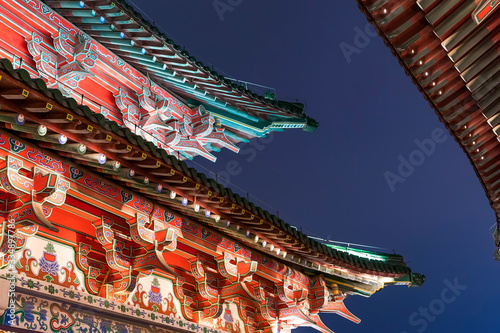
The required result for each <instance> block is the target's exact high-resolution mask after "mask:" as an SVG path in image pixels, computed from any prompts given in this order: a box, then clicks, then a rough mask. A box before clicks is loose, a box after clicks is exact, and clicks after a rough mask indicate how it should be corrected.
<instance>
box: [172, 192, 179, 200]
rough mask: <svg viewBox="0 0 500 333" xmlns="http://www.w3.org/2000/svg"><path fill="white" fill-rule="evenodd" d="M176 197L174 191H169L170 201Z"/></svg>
mask: <svg viewBox="0 0 500 333" xmlns="http://www.w3.org/2000/svg"><path fill="white" fill-rule="evenodd" d="M176 195H177V193H175V192H174V191H170V199H172V200H174V199H175V196H176Z"/></svg>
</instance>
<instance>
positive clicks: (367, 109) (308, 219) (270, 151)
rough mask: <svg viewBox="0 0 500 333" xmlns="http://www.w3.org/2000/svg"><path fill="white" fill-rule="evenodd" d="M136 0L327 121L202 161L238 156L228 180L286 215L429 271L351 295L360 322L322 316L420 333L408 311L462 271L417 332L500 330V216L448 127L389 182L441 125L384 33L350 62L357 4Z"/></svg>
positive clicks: (193, 46)
mask: <svg viewBox="0 0 500 333" xmlns="http://www.w3.org/2000/svg"><path fill="white" fill-rule="evenodd" d="M135 1H136V3H137V4H140V7H141V9H142V10H144V12H146V13H147V14H148V15H149V16H150V17H151V18H152V19H153V20H154V21H156V23H157V24H159V25H161V26H162V27H163V28H164V32H165V33H167V34H168V35H169V36H170V37H171V38H173V39H174V40H175V41H176V42H177V43H178V44H180V45H183V46H185V47H186V49H187V50H188V51H189V52H190V54H191V55H194V56H195V57H196V58H198V59H200V60H202V61H203V62H205V63H207V64H213V65H214V66H216V67H217V68H219V69H221V70H223V71H224V72H225V73H227V74H228V75H230V76H232V77H237V78H239V79H241V80H246V81H250V82H254V83H258V84H262V85H266V86H271V87H274V88H275V89H276V90H277V93H278V97H281V98H298V99H300V100H305V101H307V114H308V115H309V116H311V117H313V118H315V119H316V120H318V121H319V122H320V124H321V125H320V127H319V128H318V130H317V131H316V132H315V133H306V132H303V131H301V130H289V131H287V132H286V133H277V134H275V135H274V136H273V140H272V142H271V143H268V144H265V145H264V147H265V148H264V149H263V150H262V151H259V152H258V154H257V155H256V157H255V159H254V160H253V161H251V162H248V161H247V159H248V157H249V155H238V154H234V153H231V152H229V151H226V152H223V153H219V154H218V155H217V156H218V161H217V162H216V163H215V164H213V163H210V162H205V161H203V160H202V159H196V162H197V163H200V164H203V165H204V166H207V167H208V168H209V169H210V170H212V171H214V172H220V171H224V170H225V168H226V167H227V165H228V163H234V162H231V161H236V162H238V165H239V166H240V168H241V173H240V174H239V175H235V176H232V177H231V183H233V184H235V185H237V186H239V187H241V188H244V189H245V190H246V191H248V192H250V193H251V194H252V195H254V196H255V197H258V198H260V199H262V200H264V201H265V202H266V203H267V204H269V205H270V206H272V207H276V208H275V210H276V209H278V210H279V211H280V216H281V217H283V218H284V219H285V220H286V221H287V222H288V223H291V224H294V225H296V226H297V227H302V229H303V231H304V232H306V233H307V234H309V235H320V236H323V237H329V238H330V239H333V240H338V241H348V242H354V243H361V244H368V245H375V246H380V247H384V248H388V249H389V250H388V251H392V249H395V250H396V252H397V253H400V254H402V255H403V256H404V257H405V259H406V260H407V262H408V263H409V266H410V267H411V268H412V269H413V270H414V271H416V272H420V273H423V274H425V275H426V277H427V281H426V283H425V284H424V285H423V286H422V287H421V288H411V289H409V288H406V287H396V286H395V287H387V288H386V289H384V290H382V291H381V292H379V293H377V294H375V295H374V296H372V297H371V298H368V299H367V298H363V297H357V296H352V297H348V298H347V299H346V301H345V304H346V305H347V307H348V308H349V309H350V310H351V311H352V312H353V313H354V314H356V315H357V316H359V317H360V318H361V319H362V322H361V324H359V325H356V324H352V323H351V322H349V321H347V320H346V319H343V318H342V317H340V316H337V315H334V314H324V315H322V318H323V321H324V322H325V323H326V324H327V325H328V326H329V327H330V328H332V329H333V330H334V331H336V332H383V333H386V332H394V333H400V332H405V331H406V332H408V333H413V332H417V329H421V328H423V326H422V325H416V326H412V325H411V324H410V323H409V318H410V316H411V315H412V313H413V312H415V311H419V308H420V307H428V306H429V304H430V303H431V302H432V301H433V300H435V299H439V298H440V297H441V292H442V290H443V289H444V288H445V287H446V285H445V284H444V282H443V281H444V280H445V279H448V280H449V281H453V280H454V279H455V278H456V279H457V281H458V283H459V284H460V285H466V286H467V289H466V290H464V291H462V293H461V295H460V296H458V297H457V298H456V300H455V301H454V302H452V303H451V304H447V305H446V307H445V309H444V311H443V312H442V313H441V314H440V315H439V316H437V317H436V318H435V320H434V321H432V322H431V321H427V323H428V326H427V327H426V329H425V330H421V331H422V332H423V331H425V332H429V333H430V332H471V331H472V332H498V331H499V323H500V317H499V314H500V306H499V305H498V300H499V295H500V284H499V283H498V282H497V278H498V274H499V271H500V263H497V262H495V261H494V260H493V253H494V250H495V247H494V244H493V239H492V237H491V234H490V233H489V228H490V227H491V226H492V225H493V224H494V223H495V216H494V213H493V211H492V209H491V208H490V206H489V204H488V201H487V198H486V196H485V193H484V191H483V189H482V187H481V185H480V182H479V180H478V179H477V177H476V175H475V173H474V171H473V168H472V167H471V165H470V163H469V161H468V159H467V158H466V156H465V153H464V152H463V151H462V150H461V149H460V148H459V146H458V144H457V143H455V142H454V140H453V139H452V138H451V136H450V135H449V134H448V133H446V137H447V140H446V141H445V142H444V143H440V144H438V145H437V147H436V150H435V152H434V153H433V154H432V155H431V156H428V157H426V158H425V162H424V163H423V164H422V165H421V166H419V167H417V168H415V171H414V172H413V174H412V175H411V176H410V177H408V178H407V179H406V180H405V182H404V183H402V184H401V183H399V184H396V186H395V192H391V190H390V189H389V186H388V184H387V182H386V181H385V178H384V172H386V171H390V172H397V167H398V165H399V161H398V156H400V155H401V156H403V157H405V158H408V156H409V155H410V154H411V153H412V152H413V151H414V150H415V149H416V148H417V146H416V145H415V142H414V141H415V140H423V139H427V138H431V133H432V131H433V130H435V129H442V130H444V129H445V128H444V126H443V125H442V124H441V123H440V122H439V120H438V117H437V116H436V115H435V114H434V111H433V110H432V109H431V108H430V106H429V104H428V103H427V102H426V101H425V100H424V98H423V97H422V95H421V94H420V93H419V92H418V91H417V89H416V87H415V86H413V84H412V83H411V80H410V79H409V78H408V77H406V76H405V74H404V71H403V69H402V68H400V66H399V64H398V62H397V61H396V59H395V58H394V57H393V56H392V55H391V53H390V51H389V50H388V49H387V48H386V47H385V46H384V45H383V43H382V41H381V39H380V38H379V37H376V38H371V40H370V43H369V45H368V46H367V47H365V48H364V49H362V50H361V52H360V53H359V54H354V55H353V56H352V59H351V60H352V62H351V63H350V64H348V63H347V61H346V59H345V57H344V55H343V54H342V52H341V49H340V47H339V44H340V43H342V42H345V43H348V44H351V45H354V37H355V30H354V28H355V27H358V28H360V29H365V26H366V19H365V17H364V15H362V14H361V12H360V11H359V10H358V7H357V4H356V2H355V1H354V0H349V1H347V0H343V1H297V0H293V1H291V0H288V1H286V2H285V1H264V0H241V1H237V0H232V3H239V4H238V5H236V6H233V11H232V12H226V13H224V15H223V18H224V20H223V21H221V20H220V17H219V15H218V14H217V12H216V10H215V8H214V6H213V3H212V0H190V1H181V0H170V1H165V2H163V1H161V2H160V1H157V0H156V1H153V0H141V1H137V0H135ZM226 1H227V0H222V2H225V3H227V2H226ZM200 171H202V170H200ZM253 200H254V201H255V199H254V198H253ZM256 203H258V202H256ZM263 208H267V209H269V210H271V209H270V208H268V207H265V206H263ZM433 304H437V303H436V301H434V303H433ZM421 318H422V317H420V316H419V317H416V318H415V319H416V320H418V319H421ZM296 332H312V330H311V329H304V328H301V329H298V330H296Z"/></svg>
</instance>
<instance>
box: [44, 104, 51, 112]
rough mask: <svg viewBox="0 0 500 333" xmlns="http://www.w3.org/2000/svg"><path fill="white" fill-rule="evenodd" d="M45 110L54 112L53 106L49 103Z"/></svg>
mask: <svg viewBox="0 0 500 333" xmlns="http://www.w3.org/2000/svg"><path fill="white" fill-rule="evenodd" d="M45 108H46V109H47V110H49V111H50V110H52V104H50V103H47V105H45Z"/></svg>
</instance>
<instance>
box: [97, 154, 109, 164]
mask: <svg viewBox="0 0 500 333" xmlns="http://www.w3.org/2000/svg"><path fill="white" fill-rule="evenodd" d="M106 159H107V158H106V155H104V154H100V155H99V157H98V158H97V161H98V162H99V164H104V163H106Z"/></svg>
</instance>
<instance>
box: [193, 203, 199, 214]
mask: <svg viewBox="0 0 500 333" xmlns="http://www.w3.org/2000/svg"><path fill="white" fill-rule="evenodd" d="M194 211H195V212H197V213H198V212H199V211H200V205H198V204H195V205H194Z"/></svg>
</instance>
